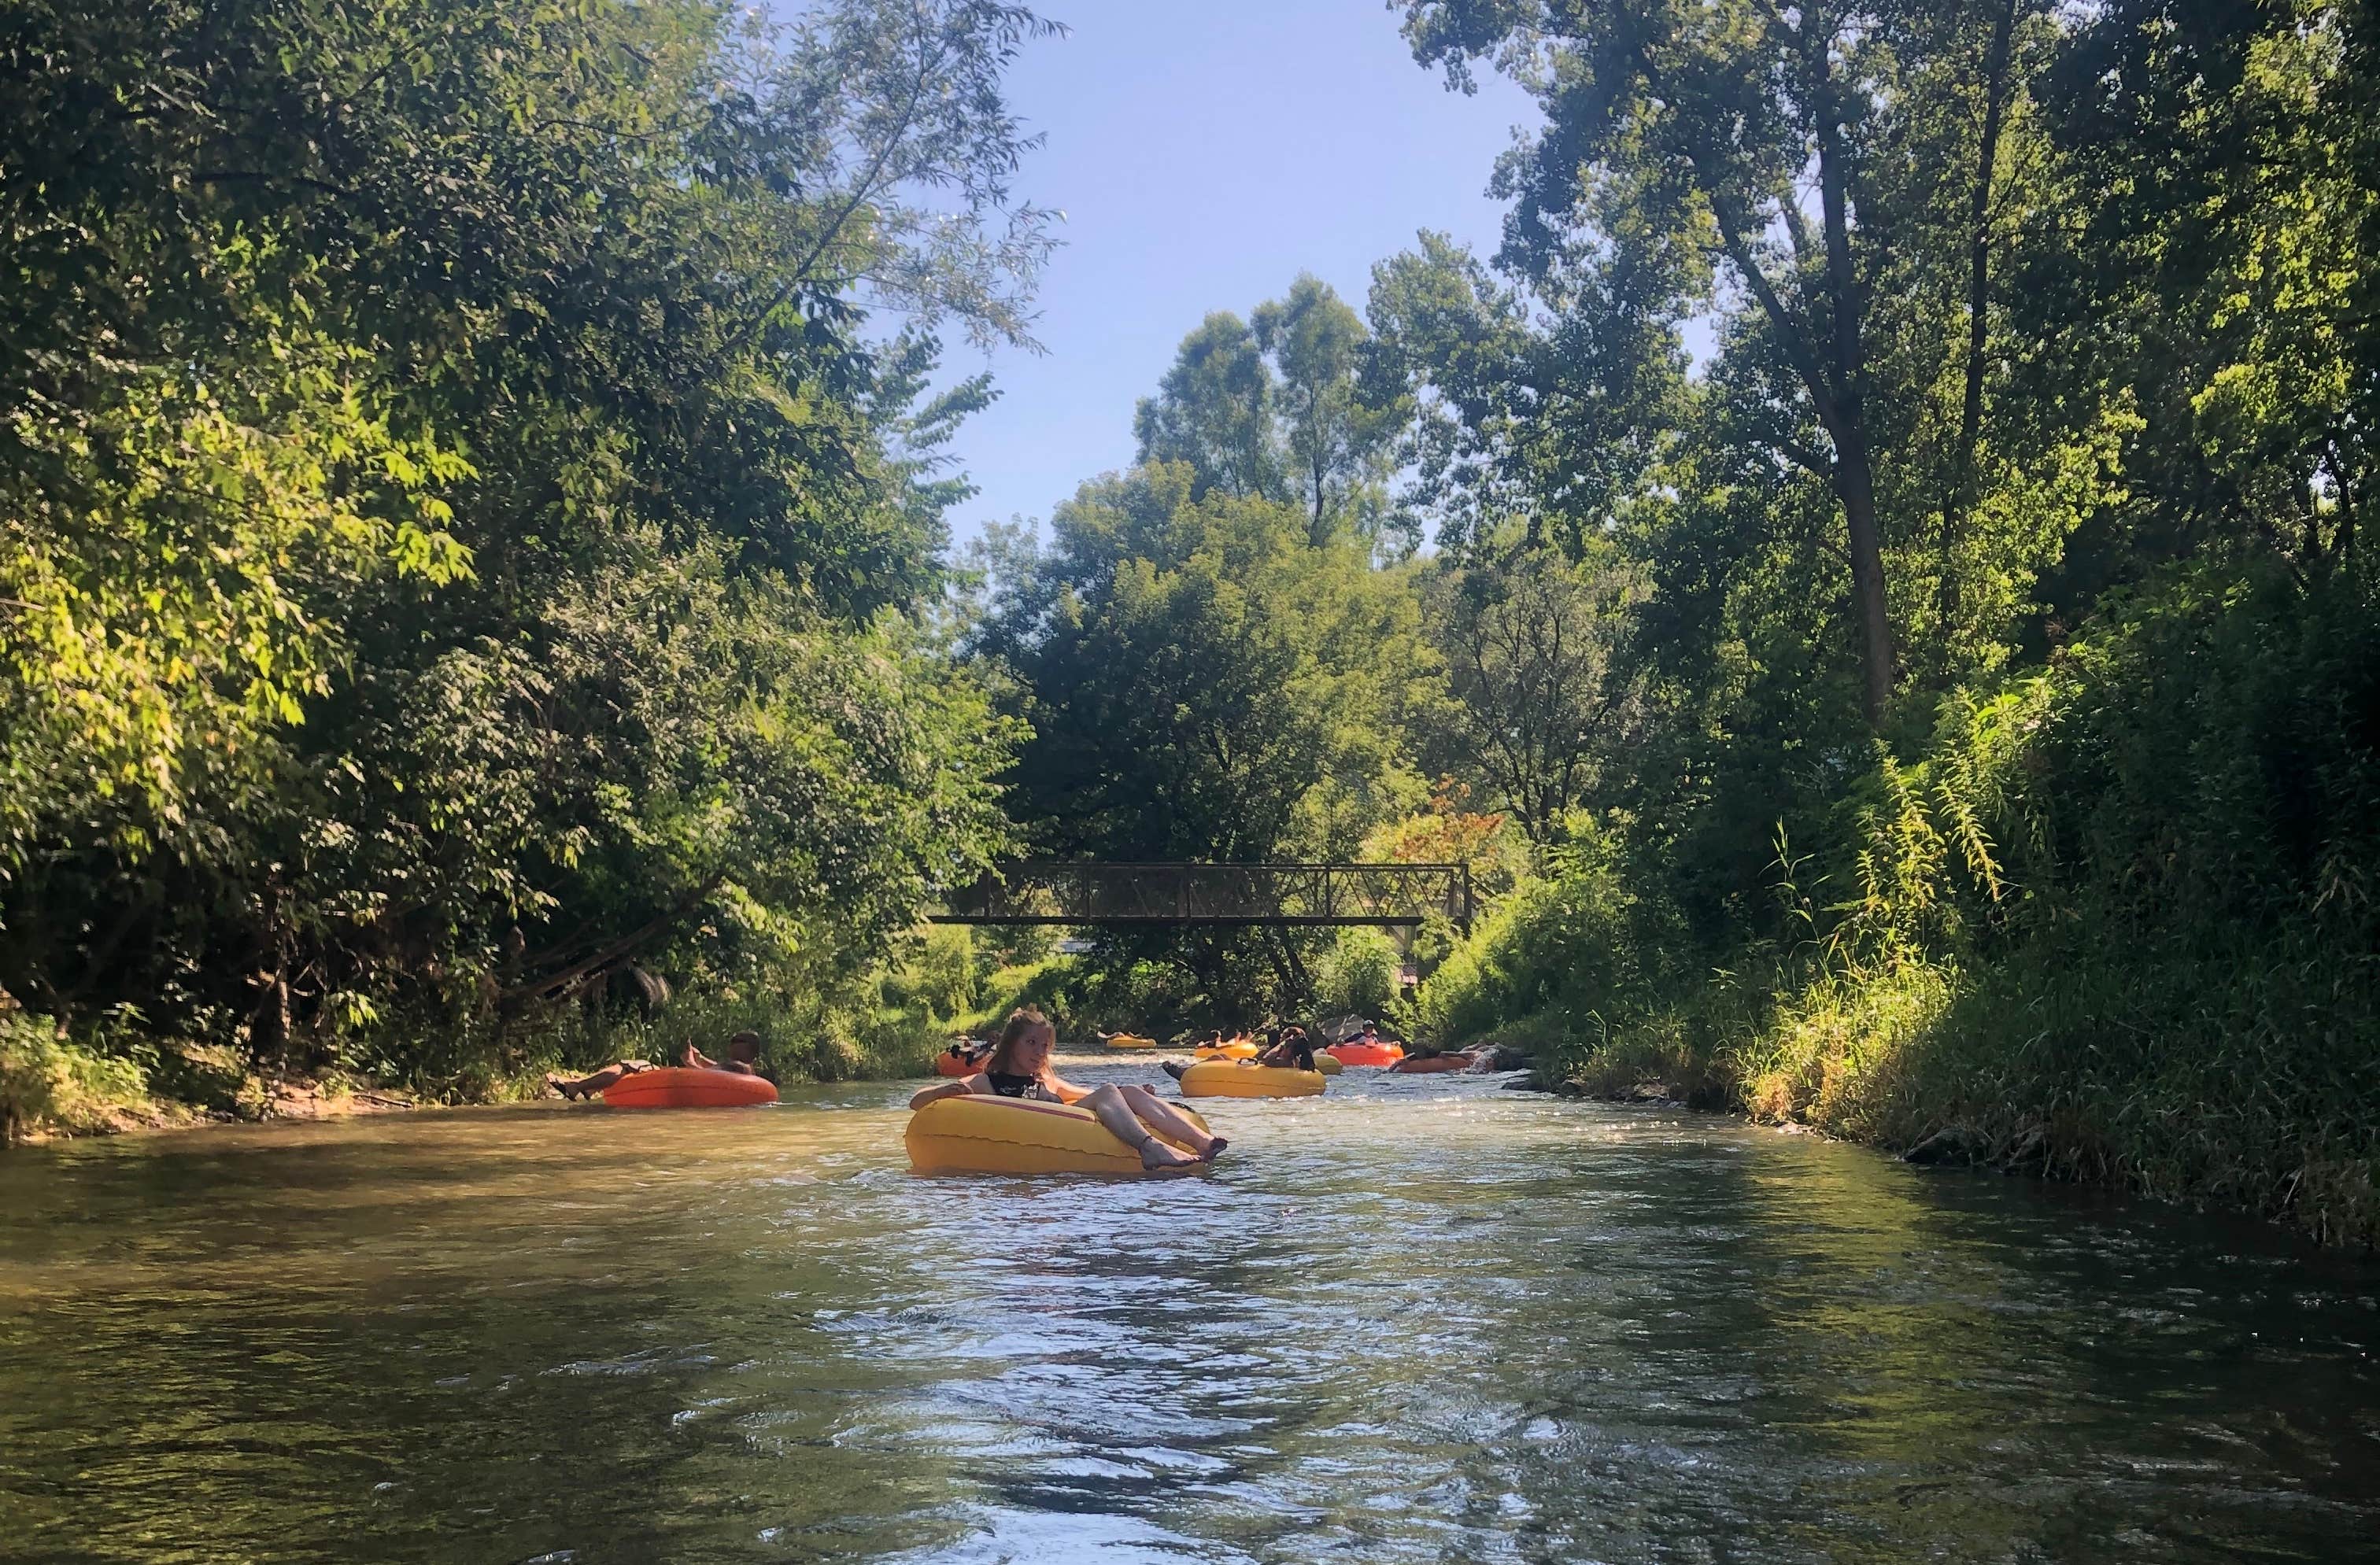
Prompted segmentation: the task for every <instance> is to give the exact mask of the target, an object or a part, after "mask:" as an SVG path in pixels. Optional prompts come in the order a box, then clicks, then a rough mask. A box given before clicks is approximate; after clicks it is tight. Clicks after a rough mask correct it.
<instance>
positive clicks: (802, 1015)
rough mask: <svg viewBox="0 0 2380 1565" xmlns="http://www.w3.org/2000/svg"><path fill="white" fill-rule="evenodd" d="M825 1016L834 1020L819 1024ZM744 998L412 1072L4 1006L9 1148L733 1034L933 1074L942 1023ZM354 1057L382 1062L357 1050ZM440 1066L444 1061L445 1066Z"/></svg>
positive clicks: (777, 1061)
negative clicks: (94, 1034) (300, 1063)
mask: <svg viewBox="0 0 2380 1565" xmlns="http://www.w3.org/2000/svg"><path fill="white" fill-rule="evenodd" d="M822 1020H823V1021H825V1022H826V1023H827V1024H828V1025H821V1023H822ZM849 1020H850V1019H849V1018H848V1017H840V1016H839V1017H834V1018H823V1017H822V1013H820V1011H819V1010H818V1009H817V1008H810V1009H807V1010H797V1009H795V1008H792V1007H787V1006H783V1005H778V1004H774V1003H770V1002H764V1001H755V1000H751V999H747V998H738V997H736V996H735V995H732V994H711V993H703V992H698V993H697V994H695V995H691V996H686V997H681V998H680V999H678V1000H677V1001H674V1002H673V1003H672V1004H670V1005H668V1006H666V1007H664V1008H662V1009H661V1010H659V1011H657V1012H656V1013H652V1014H650V1015H644V1014H633V1015H626V1016H610V1017H597V1018H592V1019H589V1018H588V1017H586V1016H584V1015H580V1014H567V1015H564V1016H561V1017H557V1018H556V1019H555V1020H554V1022H553V1024H551V1025H546V1026H544V1027H541V1028H537V1029H533V1030H531V1029H524V1030H523V1031H522V1032H521V1033H519V1034H518V1035H516V1036H515V1037H512V1038H510V1039H508V1040H505V1041H502V1042H492V1041H491V1040H489V1039H487V1038H485V1037H470V1036H468V1033H461V1034H457V1035H455V1036H453V1037H449V1038H448V1039H447V1041H446V1042H445V1043H444V1044H443V1045H442V1046H438V1047H432V1046H430V1045H416V1046H413V1047H409V1048H407V1049H403V1050H401V1051H396V1052H398V1053H399V1054H400V1055H401V1056H402V1057H409V1058H412V1059H416V1060H419V1061H422V1062H425V1063H424V1064H423V1065H421V1066H420V1067H419V1068H416V1069H414V1070H411V1071H373V1070H370V1069H366V1068H362V1067H359V1066H340V1067H334V1068H330V1069H321V1070H311V1071H309V1070H303V1069H295V1068H287V1067H283V1068H274V1067H273V1066H270V1065H267V1064H263V1063H260V1062H257V1061H255V1060H253V1059H251V1058H250V1057H249V1056H248V1055H247V1054H246V1053H245V1052H244V1051H242V1050H241V1049H237V1048H234V1047H232V1046H229V1045H203V1044H195V1043H190V1042H187V1041H183V1040H175V1039H157V1038H150V1037H137V1036H135V1037H106V1038H103V1039H78V1038H75V1037H70V1036H64V1035H62V1034H61V1032H60V1030H59V1028H58V1027H57V1026H56V1025H55V1023H54V1022H52V1021H51V1019H50V1018H48V1017H46V1016H41V1015H37V1014H33V1013H27V1012H24V1011H22V1010H13V1009H6V1008H5V1007H0V1146H13V1145H16V1144H18V1143H19V1142H36V1141H46V1140H54V1139H58V1138H61V1137H73V1136H85V1135H114V1134H121V1133H124V1132H127V1131H138V1130H181V1129H189V1128H194V1127H197V1126H201V1125H210V1124H252V1123H256V1122H261V1121H266V1120H318V1119H339V1118H347V1117H350V1116H354V1115H358V1114H377V1113H392V1112H402V1111H403V1110H407V1109H412V1108H417V1107H430V1106H445V1107H452V1106H458V1105H464V1104H490V1103H507V1102H518V1101H522V1100H525V1099H528V1098H540V1097H542V1096H544V1095H545V1091H546V1088H545V1077H546V1074H547V1073H548V1072H549V1071H556V1070H559V1071H563V1072H565V1073H573V1074H575V1073H577V1072H582V1071H586V1070H590V1069H593V1068H594V1067H596V1066H598V1065H601V1064H603V1063H605V1062H609V1061H613V1060H622V1059H626V1060H639V1059H641V1060H650V1061H655V1062H665V1061H672V1060H675V1059H676V1058H677V1057H678V1055H679V1053H680V1052H681V1051H682V1050H683V1049H685V1047H686V1045H687V1044H688V1043H692V1044H694V1045H696V1046H697V1047H698V1048H701V1049H706V1050H707V1051H710V1052H717V1051H719V1050H720V1049H722V1048H723V1047H724V1045H725V1041H726V1039H727V1038H729V1037H732V1036H734V1035H735V1033H738V1032H744V1031H750V1032H755V1033H758V1034H759V1035H760V1038H761V1053H762V1058H763V1059H764V1060H765V1061H767V1062H769V1064H770V1066H771V1069H772V1070H773V1071H775V1073H776V1074H777V1076H778V1079H779V1080H780V1081H781V1082H782V1083H783V1084H785V1085H788V1086H791V1085H795V1084H808V1083H819V1082H837V1081H882V1080H897V1079H901V1078H904V1077H908V1076H915V1075H921V1074H926V1071H927V1068H928V1065H929V1062H930V1060H931V1057H932V1055H933V1053H934V1052H935V1050H937V1049H940V1048H941V1042H942V1037H943V1034H944V1032H945V1029H944V1027H943V1026H942V1025H941V1024H940V1023H939V1022H937V1021H936V1020H935V1019H934V1018H933V1017H932V1016H931V1015H920V1014H918V1013H914V1012H907V1011H903V1010H899V1009H886V1010H880V1011H878V1012H875V1013H871V1014H869V1015H868V1016H866V1017H864V1018H861V1020H860V1022H859V1024H858V1025H848V1024H849ZM346 1052H349V1053H352V1054H354V1055H356V1056H358V1057H370V1055H371V1054H372V1052H373V1051H372V1050H371V1049H369V1047H367V1046H364V1045H361V1044H351V1045H350V1046H349V1048H348V1049H346ZM442 1067H443V1068H442Z"/></svg>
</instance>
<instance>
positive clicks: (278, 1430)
mask: <svg viewBox="0 0 2380 1565" xmlns="http://www.w3.org/2000/svg"><path fill="white" fill-rule="evenodd" d="M1060 1068H1061V1069H1062V1071H1064V1072H1065V1073H1066V1074H1070V1075H1073V1076H1075V1078H1076V1079H1079V1080H1089V1081H1096V1080H1099V1079H1103V1078H1105V1077H1108V1076H1111V1075H1117V1074H1121V1075H1123V1076H1127V1077H1135V1078H1138V1077H1145V1076H1147V1075H1149V1074H1153V1070H1154V1067H1153V1066H1152V1065H1151V1064H1149V1063H1148V1062H1145V1061H1135V1062H1129V1063H1126V1064H1123V1065H1118V1064H1116V1063H1115V1062H1113V1061H1112V1059H1111V1058H1110V1057H1102V1058H1101V1059H1099V1060H1094V1061H1076V1060H1062V1061H1061V1062H1060ZM1498 1087H1499V1084H1498V1083H1497V1082H1496V1081H1494V1080H1492V1079H1491V1080H1481V1079H1476V1078H1462V1077H1447V1076H1437V1077H1391V1076H1383V1075H1381V1074H1378V1073H1373V1072H1350V1073H1349V1074H1346V1075H1345V1076H1342V1077H1341V1078H1340V1079H1339V1080H1337V1081H1335V1082H1333V1083H1332V1084H1331V1087H1330V1093H1329V1095H1328V1096H1326V1097H1324V1098H1316V1099H1307V1100H1304V1101H1294V1102H1223V1103H1219V1104H1217V1105H1215V1106H1214V1109H1213V1111H1212V1113H1211V1115H1210V1117H1211V1118H1212V1119H1214V1120H1215V1121H1216V1122H1217V1123H1218V1127H1219V1128H1220V1129H1223V1130H1225V1131H1226V1132H1227V1133H1228V1134H1232V1135H1233V1139H1234V1143H1235V1145H1234V1146H1233V1148H1232V1150H1231V1151H1230V1152H1229V1153H1228V1154H1227V1155H1226V1158H1225V1159H1224V1161H1223V1163H1222V1164H1221V1165H1220V1167H1219V1168H1218V1169H1217V1170H1216V1171H1214V1172H1213V1173H1211V1174H1208V1175H1205V1176H1201V1177H1196V1178H1189V1179H1173V1180H1164V1181H1137V1182H1121V1183H1113V1182H1111V1183H1102V1182H1097V1181H1082V1180H1040V1181H1035V1180H1013V1179H1009V1180H985V1181H976V1182H967V1181H953V1180H925V1179H919V1178H917V1177H915V1176H913V1175H911V1174H910V1173H908V1172H907V1169H906V1162H905V1158H904V1156H903V1153H902V1149H901V1126H902V1122H903V1118H904V1114H905V1110H903V1108H902V1107H901V1104H902V1099H903V1098H904V1097H905V1094H906V1093H907V1092H908V1090H910V1088H909V1086H890V1085H885V1084H868V1085H861V1086H837V1087H818V1088H802V1089H797V1090H795V1091H793V1092H790V1093H788V1094H787V1102H786V1103H785V1104H784V1105H783V1106H781V1107H778V1108H774V1109H762V1110H725V1111H708V1112H705V1111H693V1112H678V1113H647V1114H634V1113H624V1112H613V1111H610V1110H602V1109H600V1108H586V1107H573V1106H563V1105H558V1104H557V1105H541V1106H530V1107H523V1108H519V1109H512V1110H460V1111H455V1112H438V1113H419V1114H413V1115H398V1116H389V1117H385V1118H379V1119H370V1120H357V1121H349V1122H339V1123H325V1124H310V1125H296V1124H293V1125H280V1126H266V1127H259V1128H236V1129H217V1130H209V1131H202V1132H198V1133H192V1134H177V1135H152V1136H137V1137H128V1138H123V1139H119V1140H115V1141H95V1142H82V1143H72V1144H65V1145H59V1146H48V1147H42V1148H33V1149H27V1150H22V1151H19V1152H17V1153H14V1154H9V1155H6V1156H0V1213H5V1227H0V1558H7V1559H142V1560H250V1559H259V1560H262V1559H271V1560H311V1559H322V1560H334V1559H335V1560H416V1559H419V1560H450V1559H451V1560H474V1561H477V1560H494V1561H520V1560H532V1559H535V1560H542V1561H546V1562H548V1565H557V1562H559V1561H563V1560H573V1561H578V1562H585V1565H595V1562H599V1561H612V1560H653V1559H668V1560H674V1561H680V1560H683V1561H702V1560H739V1561H740V1560H828V1559H832V1560H877V1561H897V1562H900V1565H924V1562H928V1561H933V1562H942V1561H953V1562H957V1561H965V1562H977V1561H981V1562H990V1561H995V1560H1009V1559H1014V1560H1020V1561H1050V1560H1071V1559H1099V1560H1100V1561H1138V1560H1147V1561H1164V1562H1168V1565H1181V1562H1184V1561H1190V1560H1222V1561H1235V1560H1261V1561H1305V1560H1318V1559H1322V1560H1351V1561H1354V1560H1362V1561H1403V1560H1413V1561H1433V1562H1434V1561H1440V1560H1457V1561H1471V1560H1477V1561H1500V1560H1516V1561H1517V1560H1546V1561H1554V1560H1560V1561H1575V1560H1612V1561H1622V1560H1664V1561H1667V1560H1678V1561H1755V1560H1757V1561H1769V1560H1776V1561H1800V1560H1810V1561H1818V1560H1836V1561H1842V1560H1850V1561H1861V1560H1876V1561H1884V1560H1909V1559H1931V1560H1954V1561H1966V1560H1974V1561H1986V1560H1988V1561H2019V1562H2022V1561H2051V1560H2055V1561H2081V1560H2123V1561H2164V1560H2192V1561H2194V1560H2218V1559H2219V1560H2231V1559H2242V1558H2251V1559H2265V1560H2280V1559H2303V1560H2326V1561H2327V1560H2341V1559H2360V1558H2375V1557H2380V1365H2375V1363H2374V1357H2373V1353H2374V1348H2375V1346H2380V1308H2376V1307H2375V1301H2380V1287H2376V1286H2375V1284H2380V1266H2375V1265H2374V1263H2372V1262H2370V1261H2367V1260H2362V1259H2358V1258H2353V1257H2342V1256H2332V1255H2325V1254H2322V1253H2318V1252H2315V1251H2313V1250H2312V1249H2311V1248H2309V1247H2307V1246H2305V1245H2302V1244H2299V1243H2298V1242H2296V1241H2295V1240H2293V1239H2291V1238H2289V1236H2287V1235H2285V1234H2282V1233H2280V1232H2277V1231H2272V1230H2268V1229H2265V1228H2261V1227H2258V1226H2256V1225H2253V1224H2248V1223H2244V1222H2233V1221H2229V1220H2216V1219H2204V1218H2199V1217H2194V1216H2192V1215H2191V1214H2188V1213H2183V1212H2177V1211H2173V1210H2169V1209H2164V1208H2159V1207H2149V1206H2145V1205H2142V1204H2138V1203H2126V1202H2122V1201H2119V1200H2115V1199H2112V1198H2109V1197H2107V1196H2104V1195H2090V1194H2087V1193H2082V1192H2076V1191H2071V1190H2061V1189H2058V1188H2046V1187H2043V1186H2041V1185H2038V1184H2034V1183H2030V1182H2025V1181H2019V1180H2010V1179H2002V1178H1998V1177H1994V1176H1989V1175H1980V1174H1974V1173H1969V1172H1943V1171H1921V1170H1916V1169H1912V1168H1908V1167H1904V1166H1902V1165H1900V1164H1897V1163H1894V1162H1891V1161H1889V1160H1888V1159H1884V1158H1881V1157H1879V1156H1876V1154H1874V1153H1871V1152H1867V1151H1864V1150H1862V1149H1859V1148H1856V1147H1850V1146H1836V1145H1830V1144H1828V1143H1825V1142H1822V1141H1819V1140H1817V1139H1816V1138H1815V1137H1808V1136H1790V1135H1781V1134H1776V1133H1774V1132H1769V1131H1762V1130H1755V1129H1752V1128H1749V1127H1746V1126H1743V1125H1741V1124H1738V1123H1736V1122H1731V1121H1728V1120H1724V1119H1717V1118H1708V1117H1704V1116H1699V1115H1691V1114H1685V1113H1682V1112H1676V1111H1668V1110H1652V1109H1618V1108H1608V1107H1599V1106H1595V1105H1586V1104H1577V1103H1568V1102H1559V1101H1556V1100H1553V1099H1550V1098H1543V1097H1538V1096H1536V1095H1529V1094H1520V1093H1512V1092H1505V1091H1500V1090H1499V1089H1498Z"/></svg>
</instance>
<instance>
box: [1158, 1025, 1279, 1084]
mask: <svg viewBox="0 0 2380 1565" xmlns="http://www.w3.org/2000/svg"><path fill="white" fill-rule="evenodd" d="M1247 1063H1249V1064H1251V1065H1270V1066H1273V1067H1274V1068H1275V1069H1278V1070H1283V1071H1310V1070H1312V1069H1314V1040H1313V1039H1311V1038H1309V1037H1306V1036H1305V1028H1304V1027H1301V1026H1299V1025H1297V1024H1295V1023H1294V1022H1293V1023H1291V1024H1290V1025H1288V1026H1285V1027H1282V1028H1280V1029H1278V1030H1277V1031H1273V1032H1269V1033H1267V1034H1265V1046H1264V1049H1263V1050H1262V1051H1261V1052H1260V1053H1258V1054H1257V1057H1256V1058H1255V1059H1253V1060H1251V1061H1249V1062H1247ZM1187 1068H1188V1067H1186V1066H1184V1065H1183V1064H1181V1063H1179V1062H1176V1061H1172V1060H1168V1061H1167V1062H1165V1074H1167V1075H1169V1076H1172V1078H1173V1079H1174V1080H1175V1081H1180V1080H1181V1079H1182V1073H1183V1072H1184V1070H1185V1069H1187Z"/></svg>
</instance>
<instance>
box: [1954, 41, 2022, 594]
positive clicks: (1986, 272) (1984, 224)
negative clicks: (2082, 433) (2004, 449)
mask: <svg viewBox="0 0 2380 1565" xmlns="http://www.w3.org/2000/svg"><path fill="white" fill-rule="evenodd" d="M2016 7H2017V0H2007V3H2006V4H2004V5H2003V6H2001V7H2000V14H1999V16H1998V18H1996V19H1995V20H1994V22H1993V24H1992V42H1991V48H1990V52H1989V53H1988V54H1987V55H1985V63H1984V128H1983V135H1982V137H1981V139H1980V140H1979V141H1978V143H1977V146H1976V148H1975V185H1974V190H1973V194H1972V196H1971V198H1970V200H1969V202H1968V207H1967V236H1968V237H1967V243H1968V276H1967V386H1966V392H1967V394H1966V401H1965V403H1964V405H1963V406H1961V410H1960V415H1959V470H1958V476H1957V478H1956V479H1955V481H1954V482H1953V484H1952V487H1951V491H1950V498H1949V501H1948V502H1947V503H1945V504H1944V505H1943V507H1942V562H1941V572H1942V579H1941V588H1940V590H1939V593H1938V595H1937V601H1938V602H1939V603H1940V605H1941V618H1942V622H1943V625H1942V633H1943V634H1944V635H1945V636H1948V635H1949V628H1950V622H1951V621H1953V620H1954V619H1956V618H1957V617H1958V613H1959V573H1958V568H1957V562H1958V550H1959V537H1960V534H1961V532H1962V531H1963V530H1964V529H1965V528H1966V523H1967V513H1968V512H1969V511H1971V510H1973V507H1974V503H1975V467H1976V464H1977V461H1978V459H1979V458H1980V456H1981V454H1982V453H1981V447H1982V444H1983V437H1984V350H1985V346H1986V344H1987V340H1988V336H1989V333H1988V330H1987V326H1988V318H1989V311H1990V308H1991V276H1992V232H1991V224H1992V170H1993V168H1994V167H1995V166H1996V165H1997V164H1998V162H1999V150H2000V121H2001V118H2002V116H2003V115H2005V114H2006V112H2007V108H2008V72H2009V48H2010V34H2012V33H2013V32H2014V31H2015V30H2016Z"/></svg>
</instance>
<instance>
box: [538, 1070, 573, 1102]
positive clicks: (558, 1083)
mask: <svg viewBox="0 0 2380 1565" xmlns="http://www.w3.org/2000/svg"><path fill="white" fill-rule="evenodd" d="M545 1089H546V1090H547V1091H548V1092H558V1093H560V1094H562V1097H563V1100H564V1101H565V1102H567V1101H569V1100H571V1099H572V1098H577V1096H578V1095H577V1093H575V1092H573V1091H571V1090H570V1084H569V1083H568V1082H567V1081H565V1080H564V1079H563V1075H562V1073H561V1072H559V1071H548V1072H546V1073H545Z"/></svg>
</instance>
